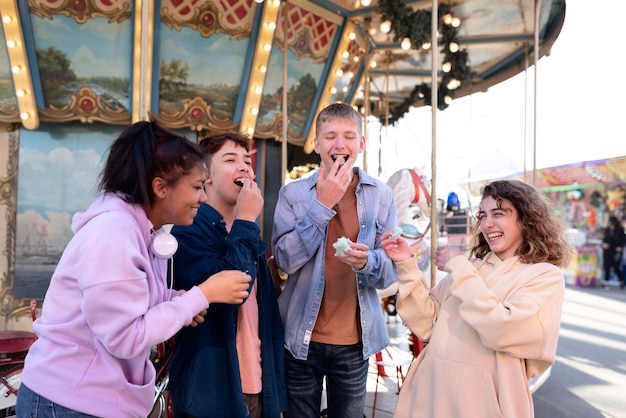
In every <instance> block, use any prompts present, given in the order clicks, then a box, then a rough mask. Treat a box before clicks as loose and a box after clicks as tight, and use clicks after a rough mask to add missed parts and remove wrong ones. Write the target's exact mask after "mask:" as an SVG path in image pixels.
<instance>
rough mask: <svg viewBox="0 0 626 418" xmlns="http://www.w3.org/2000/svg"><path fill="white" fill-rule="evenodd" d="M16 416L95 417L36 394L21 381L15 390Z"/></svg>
mask: <svg viewBox="0 0 626 418" xmlns="http://www.w3.org/2000/svg"><path fill="white" fill-rule="evenodd" d="M15 408H16V412H17V413H16V417H17V418H95V417H94V416H93V415H87V414H83V413H82V412H78V411H74V410H73V409H68V408H65V407H63V406H61V405H59V404H57V403H54V402H52V401H51V400H49V399H46V398H44V397H43V396H40V395H37V394H36V393H35V392H33V391H32V390H30V389H29V388H28V387H26V385H24V384H23V383H22V384H21V385H20V388H19V390H18V392H17V405H16V406H15Z"/></svg>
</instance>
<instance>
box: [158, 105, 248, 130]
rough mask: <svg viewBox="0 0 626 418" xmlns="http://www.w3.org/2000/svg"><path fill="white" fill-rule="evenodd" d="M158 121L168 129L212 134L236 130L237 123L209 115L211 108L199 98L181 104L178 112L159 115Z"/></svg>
mask: <svg viewBox="0 0 626 418" xmlns="http://www.w3.org/2000/svg"><path fill="white" fill-rule="evenodd" d="M159 121H161V122H162V123H163V124H165V125H166V126H167V127H168V128H170V129H182V128H187V127H188V128H191V129H192V130H194V131H201V130H203V129H207V130H209V131H213V132H227V131H232V130H236V129H237V127H238V125H239V124H238V123H231V122H230V121H229V120H228V119H218V118H216V117H215V116H213V115H212V113H211V106H210V105H209V104H207V102H205V101H204V99H202V98H201V97H194V98H193V99H191V100H188V101H186V102H185V103H184V104H183V108H182V109H181V111H180V112H176V113H173V114H165V113H160V114H159Z"/></svg>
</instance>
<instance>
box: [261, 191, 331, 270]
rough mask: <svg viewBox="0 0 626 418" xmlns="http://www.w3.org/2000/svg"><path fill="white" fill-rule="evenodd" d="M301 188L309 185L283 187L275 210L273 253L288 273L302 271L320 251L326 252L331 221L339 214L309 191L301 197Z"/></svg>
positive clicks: (277, 261)
mask: <svg viewBox="0 0 626 418" xmlns="http://www.w3.org/2000/svg"><path fill="white" fill-rule="evenodd" d="M289 186H294V187H289ZM297 187H299V188H300V189H303V188H304V187H308V185H307V184H304V183H303V184H295V183H292V184H291V185H287V186H285V187H283V188H281V190H280V192H279V196H278V201H277V203H276V209H275V211H274V226H273V230H272V254H273V255H274V258H275V259H276V263H277V264H278V265H279V266H280V268H281V270H283V271H284V272H285V273H287V274H293V273H294V272H296V271H297V270H299V269H300V268H301V267H302V266H303V265H304V264H306V263H307V262H308V261H309V260H310V259H311V258H313V257H314V256H315V253H316V252H317V251H320V249H322V251H323V249H324V246H325V243H326V229H327V227H328V222H329V221H330V219H331V218H332V217H334V216H335V214H336V212H335V211H334V210H332V209H329V208H327V207H325V206H324V205H322V204H321V203H320V202H319V201H318V200H317V199H316V198H315V193H314V192H310V191H308V190H307V191H306V196H304V195H302V196H299V195H298V193H297V192H298V191H299V190H298V189H297ZM300 192H301V193H303V194H304V191H303V190H300Z"/></svg>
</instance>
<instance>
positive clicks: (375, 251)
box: [272, 169, 397, 360]
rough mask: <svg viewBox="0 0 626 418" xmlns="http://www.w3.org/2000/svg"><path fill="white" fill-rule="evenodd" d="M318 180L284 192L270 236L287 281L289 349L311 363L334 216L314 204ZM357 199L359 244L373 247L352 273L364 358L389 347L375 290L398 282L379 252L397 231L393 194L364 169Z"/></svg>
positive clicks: (283, 298) (284, 312) (281, 302)
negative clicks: (389, 234)
mask: <svg viewBox="0 0 626 418" xmlns="http://www.w3.org/2000/svg"><path fill="white" fill-rule="evenodd" d="M318 175H319V171H318V172H317V173H314V174H313V175H311V176H310V177H308V178H305V179H301V180H298V181H296V182H293V183H290V184H287V185H286V186H284V187H282V188H281V190H280V193H279V197H278V202H277V204H276V210H275V213H274V227H273V231H272V253H273V254H274V257H275V258H276V262H277V264H278V266H279V267H280V269H281V270H282V271H283V272H285V273H286V274H288V276H289V277H288V279H287V282H286V285H285V289H284V290H283V292H282V294H281V295H280V297H279V299H278V306H279V308H280V313H281V316H282V318H283V324H284V326H285V346H286V348H287V349H288V350H289V351H290V352H291V354H293V356H294V357H295V358H297V359H300V360H306V358H307V354H308V350H309V343H310V340H311V334H312V332H313V327H314V326H315V321H316V320H317V315H318V313H319V310H320V306H321V303H322V296H323V294H324V253H325V248H326V245H327V242H326V240H327V235H326V234H327V228H328V222H329V221H330V219H331V218H332V217H333V216H335V214H336V212H335V210H333V209H329V208H327V207H326V206H324V205H322V204H321V203H320V202H319V201H318V200H317V199H316V190H315V186H316V182H317V177H318ZM356 198H357V201H356V205H357V213H358V217H359V224H360V230H359V234H358V237H357V241H358V242H359V243H362V244H366V245H367V246H368V248H369V257H368V260H367V263H366V264H365V266H364V267H363V269H362V270H356V269H355V270H354V271H355V272H356V280H357V293H358V298H359V300H358V302H359V310H360V315H359V316H360V320H361V329H362V343H363V358H364V359H365V358H369V357H370V356H371V355H373V354H376V353H377V352H379V351H381V350H382V349H384V348H385V347H386V346H387V345H388V344H389V335H388V334H387V328H386V326H385V320H384V318H383V313H382V309H381V307H380V299H379V298H378V296H377V295H376V289H384V288H386V287H389V286H390V285H391V284H393V283H394V281H395V280H396V278H397V274H396V270H395V266H394V265H393V263H392V262H391V260H390V259H389V258H388V257H387V256H386V255H385V253H384V251H383V250H382V248H380V237H381V235H382V234H383V232H385V231H387V230H390V229H392V228H393V227H394V226H396V223H397V218H396V208H395V204H394V201H393V197H392V196H391V191H390V189H389V188H388V187H387V185H385V184H384V183H383V182H381V181H379V180H376V179H374V178H372V177H370V176H369V175H368V174H367V173H365V172H364V171H363V170H361V169H359V184H358V185H357V187H356ZM331 244H332V243H331Z"/></svg>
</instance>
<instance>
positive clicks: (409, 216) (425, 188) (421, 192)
mask: <svg viewBox="0 0 626 418" xmlns="http://www.w3.org/2000/svg"><path fill="white" fill-rule="evenodd" d="M387 186H389V188H390V189H391V194H392V195H393V198H394V200H395V203H396V212H397V215H398V226H399V227H400V228H402V235H404V236H405V237H407V238H413V239H416V238H420V236H421V235H423V233H424V232H422V233H421V234H420V231H419V229H418V228H417V226H416V224H415V220H414V219H415V218H414V216H413V210H412V209H411V207H412V206H417V207H418V208H419V209H420V211H421V213H422V214H423V215H424V216H425V217H427V218H429V217H430V201H431V197H430V181H429V180H428V179H427V178H426V176H425V175H424V167H422V168H419V169H417V168H413V169H411V168H403V169H401V170H398V171H396V172H395V173H393V174H392V175H391V177H389V180H387Z"/></svg>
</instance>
